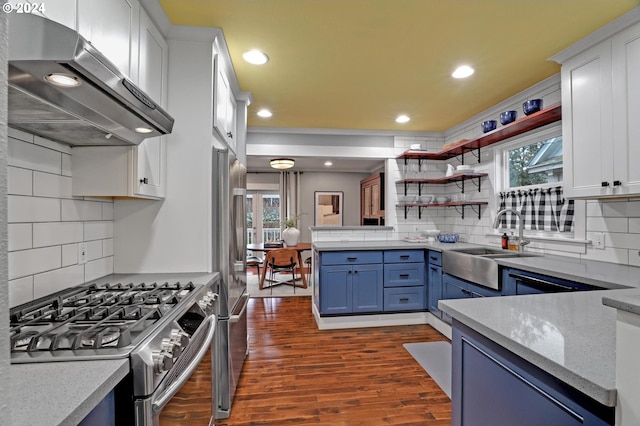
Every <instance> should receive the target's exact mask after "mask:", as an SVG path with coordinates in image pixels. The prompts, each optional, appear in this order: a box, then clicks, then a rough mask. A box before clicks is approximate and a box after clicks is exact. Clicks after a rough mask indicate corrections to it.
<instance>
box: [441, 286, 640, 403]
mask: <svg viewBox="0 0 640 426" xmlns="http://www.w3.org/2000/svg"><path fill="white" fill-rule="evenodd" d="M603 296H606V297H611V296H614V297H626V298H629V297H631V298H635V299H636V300H640V299H639V298H640V290H639V289H624V290H599V291H586V292H572V293H555V294H537V295H527V296H506V297H487V298H478V299H458V300H441V301H440V302H439V304H438V306H439V307H440V309H442V310H443V311H444V312H446V313H447V314H449V315H451V316H452V317H453V318H455V319H456V320H458V321H460V322H461V323H463V324H465V325H467V326H469V327H471V328H472V329H474V330H476V331H477V332H479V333H480V334H482V335H484V336H486V337H487V338H489V339H491V340H493V341H494V342H496V343H497V344H499V345H501V346H503V347H504V348H506V349H508V350H509V351H511V352H513V353H514V354H516V355H518V356H520V357H522V358H523V359H526V360H527V361H529V362H531V363H533V364H534V365H536V366H538V367H540V368H541V369H543V370H545V371H547V372H548V373H550V374H552V375H553V376H555V377H557V378H558V379H560V380H561V381H563V382H565V383H567V384H569V385H571V386H573V387H574V388H576V389H578V390H579V391H581V392H583V393H584V394H586V395H588V396H590V397H591V398H593V399H595V400H596V401H598V402H600V403H602V404H604V405H606V406H609V407H613V406H615V405H616V386H615V377H616V373H615V363H616V362H615V347H616V343H615V339H616V337H615V336H616V310H615V309H612V308H610V307H607V306H604V305H603V304H602V301H603Z"/></svg>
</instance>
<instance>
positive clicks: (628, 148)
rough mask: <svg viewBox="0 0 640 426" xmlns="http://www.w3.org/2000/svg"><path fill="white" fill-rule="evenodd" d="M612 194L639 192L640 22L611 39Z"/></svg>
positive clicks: (634, 193) (635, 193)
mask: <svg viewBox="0 0 640 426" xmlns="http://www.w3.org/2000/svg"><path fill="white" fill-rule="evenodd" d="M612 49H613V51H612V65H613V73H612V75H613V142H614V143H613V151H614V164H613V167H614V180H613V185H614V186H613V193H614V194H615V195H632V194H633V195H637V194H640V165H639V163H638V161H639V159H640V25H636V26H634V27H632V28H630V29H628V30H626V31H623V32H622V33H620V34H618V35H617V36H615V37H614V38H613V40H612Z"/></svg>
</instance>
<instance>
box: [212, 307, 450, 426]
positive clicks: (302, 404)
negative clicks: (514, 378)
mask: <svg viewBox="0 0 640 426" xmlns="http://www.w3.org/2000/svg"><path fill="white" fill-rule="evenodd" d="M248 309H249V355H248V357H247V360H246V362H245V365H244V368H243V372H242V375H241V377H240V381H239V386H238V391H237V393H236V396H235V400H234V403H233V407H232V410H231V417H230V418H229V419H224V420H217V421H216V425H223V426H237V425H305V424H314V425H332V426H339V425H349V426H351V425H367V426H370V425H449V424H450V423H451V401H450V399H449V398H448V397H447V395H446V394H445V393H444V392H443V391H442V390H441V389H440V388H439V387H438V385H436V383H435V382H434V381H433V379H431V377H429V375H427V373H426V372H425V371H424V370H423V369H422V367H420V365H419V364H418V363H417V362H416V361H415V360H414V359H413V357H412V356H411V355H410V354H409V353H408V352H407V351H406V350H405V349H404V348H403V347H402V344H403V343H411V342H425V341H438V340H447V338H446V337H445V336H443V335H442V334H440V333H439V332H438V331H436V330H435V329H434V328H432V327H431V326H429V325H412V326H395V327H374V328H358V329H347V330H318V328H317V326H316V323H315V321H314V319H313V316H312V314H311V298H310V297H289V298H252V299H250V302H249V307H248Z"/></svg>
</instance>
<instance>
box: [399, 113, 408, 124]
mask: <svg viewBox="0 0 640 426" xmlns="http://www.w3.org/2000/svg"><path fill="white" fill-rule="evenodd" d="M409 120H411V119H410V118H409V116H408V115H404V114H403V115H399V116H398V118H396V123H407V122H409Z"/></svg>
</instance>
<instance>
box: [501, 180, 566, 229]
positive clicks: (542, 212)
mask: <svg viewBox="0 0 640 426" xmlns="http://www.w3.org/2000/svg"><path fill="white" fill-rule="evenodd" d="M499 197H500V200H499V201H500V203H499V204H500V208H499V210H504V209H513V210H515V211H517V212H519V213H520V214H521V215H523V217H524V229H527V230H531V231H552V232H571V231H572V230H573V214H574V202H573V200H566V199H565V198H564V197H563V191H562V187H561V186H558V187H555V188H535V189H528V190H518V191H507V192H501V193H500V194H499ZM500 227H501V228H507V229H516V228H517V227H518V217H517V216H516V215H515V214H512V213H507V214H504V215H503V216H502V217H501V218H500Z"/></svg>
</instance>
